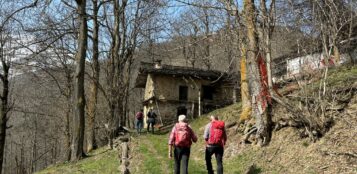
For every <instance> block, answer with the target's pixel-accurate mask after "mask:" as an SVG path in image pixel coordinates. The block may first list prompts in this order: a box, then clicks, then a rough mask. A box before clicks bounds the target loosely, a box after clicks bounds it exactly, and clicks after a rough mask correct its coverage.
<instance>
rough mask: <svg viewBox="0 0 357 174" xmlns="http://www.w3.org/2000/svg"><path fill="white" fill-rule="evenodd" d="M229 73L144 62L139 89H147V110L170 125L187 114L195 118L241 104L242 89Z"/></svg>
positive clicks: (144, 100)
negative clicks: (236, 103) (238, 99)
mask: <svg viewBox="0 0 357 174" xmlns="http://www.w3.org/2000/svg"><path fill="white" fill-rule="evenodd" d="M232 82H233V81H232V80H231V79H230V78H229V76H228V75H227V74H226V73H223V72H219V71H213V70H203V69H198V68H190V67H181V66H171V65H161V63H160V62H157V63H155V64H153V63H144V62H141V65H140V69H139V74H138V77H137V79H136V84H135V86H136V87H137V88H144V89H145V92H144V96H143V107H144V108H143V109H144V115H145V120H146V113H147V112H148V110H149V109H153V110H154V111H155V112H156V114H157V115H158V117H159V118H158V122H159V123H163V124H170V123H173V122H175V121H176V120H177V116H178V115H180V114H185V115H187V116H188V118H189V119H192V118H195V117H197V116H199V115H201V114H203V113H207V112H209V111H211V110H213V109H216V108H219V107H223V106H226V105H228V104H232V103H233V102H234V101H236V100H237V96H239V94H238V93H237V91H239V90H238V89H236V90H234V89H235V88H234V83H232Z"/></svg>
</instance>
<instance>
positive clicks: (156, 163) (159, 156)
mask: <svg viewBox="0 0 357 174" xmlns="http://www.w3.org/2000/svg"><path fill="white" fill-rule="evenodd" d="M240 108H241V105H240V104H235V105H231V106H228V107H226V108H222V109H218V110H215V111H213V112H211V113H209V114H206V115H203V116H202V117H200V118H198V119H196V120H194V121H192V122H191V123H190V125H191V127H192V129H193V130H194V131H195V133H196V134H197V136H198V142H197V143H195V144H193V145H192V147H191V155H190V161H189V172H190V173H194V174H206V173H207V171H206V166H205V161H204V149H205V142H204V141H203V138H202V135H203V127H204V126H205V124H207V123H208V122H209V119H208V118H209V115H212V114H213V115H215V114H217V115H219V116H220V117H221V118H223V119H224V120H225V121H226V122H230V121H234V120H235V119H236V118H237V117H236V116H238V114H239V111H240ZM168 136H169V135H168V134H163V135H152V134H148V135H142V136H140V138H138V139H137V140H135V141H136V142H137V146H138V147H137V148H136V150H134V153H135V154H140V155H139V156H137V157H136V158H135V159H134V161H135V162H134V163H135V165H137V166H135V167H132V170H131V172H132V173H133V174H142V173H144V174H154V173H163V174H165V173H172V172H173V165H174V161H173V159H171V160H170V159H168V157H167V154H168V145H167V141H168ZM153 148H154V149H153ZM253 154H254V151H247V152H244V153H243V154H241V155H239V156H237V157H234V158H231V159H229V160H227V159H225V160H224V171H225V173H229V174H239V173H243V172H244V171H245V170H246V167H247V166H249V165H250V162H251V160H253V157H254V155H253ZM212 164H213V166H214V168H216V162H215V159H214V157H213V158H212ZM261 170H262V169H261V168H259V167H256V168H255V169H254V173H261Z"/></svg>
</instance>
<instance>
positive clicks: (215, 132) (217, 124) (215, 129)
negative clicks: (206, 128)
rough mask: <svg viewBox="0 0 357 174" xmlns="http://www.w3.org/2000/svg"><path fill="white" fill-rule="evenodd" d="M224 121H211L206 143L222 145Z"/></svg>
mask: <svg viewBox="0 0 357 174" xmlns="http://www.w3.org/2000/svg"><path fill="white" fill-rule="evenodd" d="M224 133H225V132H224V121H217V120H216V121H212V123H211V129H210V133H209V139H208V144H212V145H224V144H225V142H224V141H225V140H224V137H223V136H224Z"/></svg>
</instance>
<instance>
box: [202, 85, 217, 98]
mask: <svg viewBox="0 0 357 174" xmlns="http://www.w3.org/2000/svg"><path fill="white" fill-rule="evenodd" d="M213 93H214V88H213V86H202V99H203V100H213Z"/></svg>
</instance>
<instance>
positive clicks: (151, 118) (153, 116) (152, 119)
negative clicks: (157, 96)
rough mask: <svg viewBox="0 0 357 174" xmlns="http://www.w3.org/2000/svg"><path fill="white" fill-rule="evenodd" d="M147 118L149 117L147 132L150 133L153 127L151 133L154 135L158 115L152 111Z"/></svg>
mask: <svg viewBox="0 0 357 174" xmlns="http://www.w3.org/2000/svg"><path fill="white" fill-rule="evenodd" d="M146 116H147V117H148V118H147V120H146V123H147V131H148V132H149V130H150V126H151V133H154V125H155V122H156V120H155V119H156V113H155V112H154V111H153V110H152V109H150V110H149V112H148V113H147V115H146Z"/></svg>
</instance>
